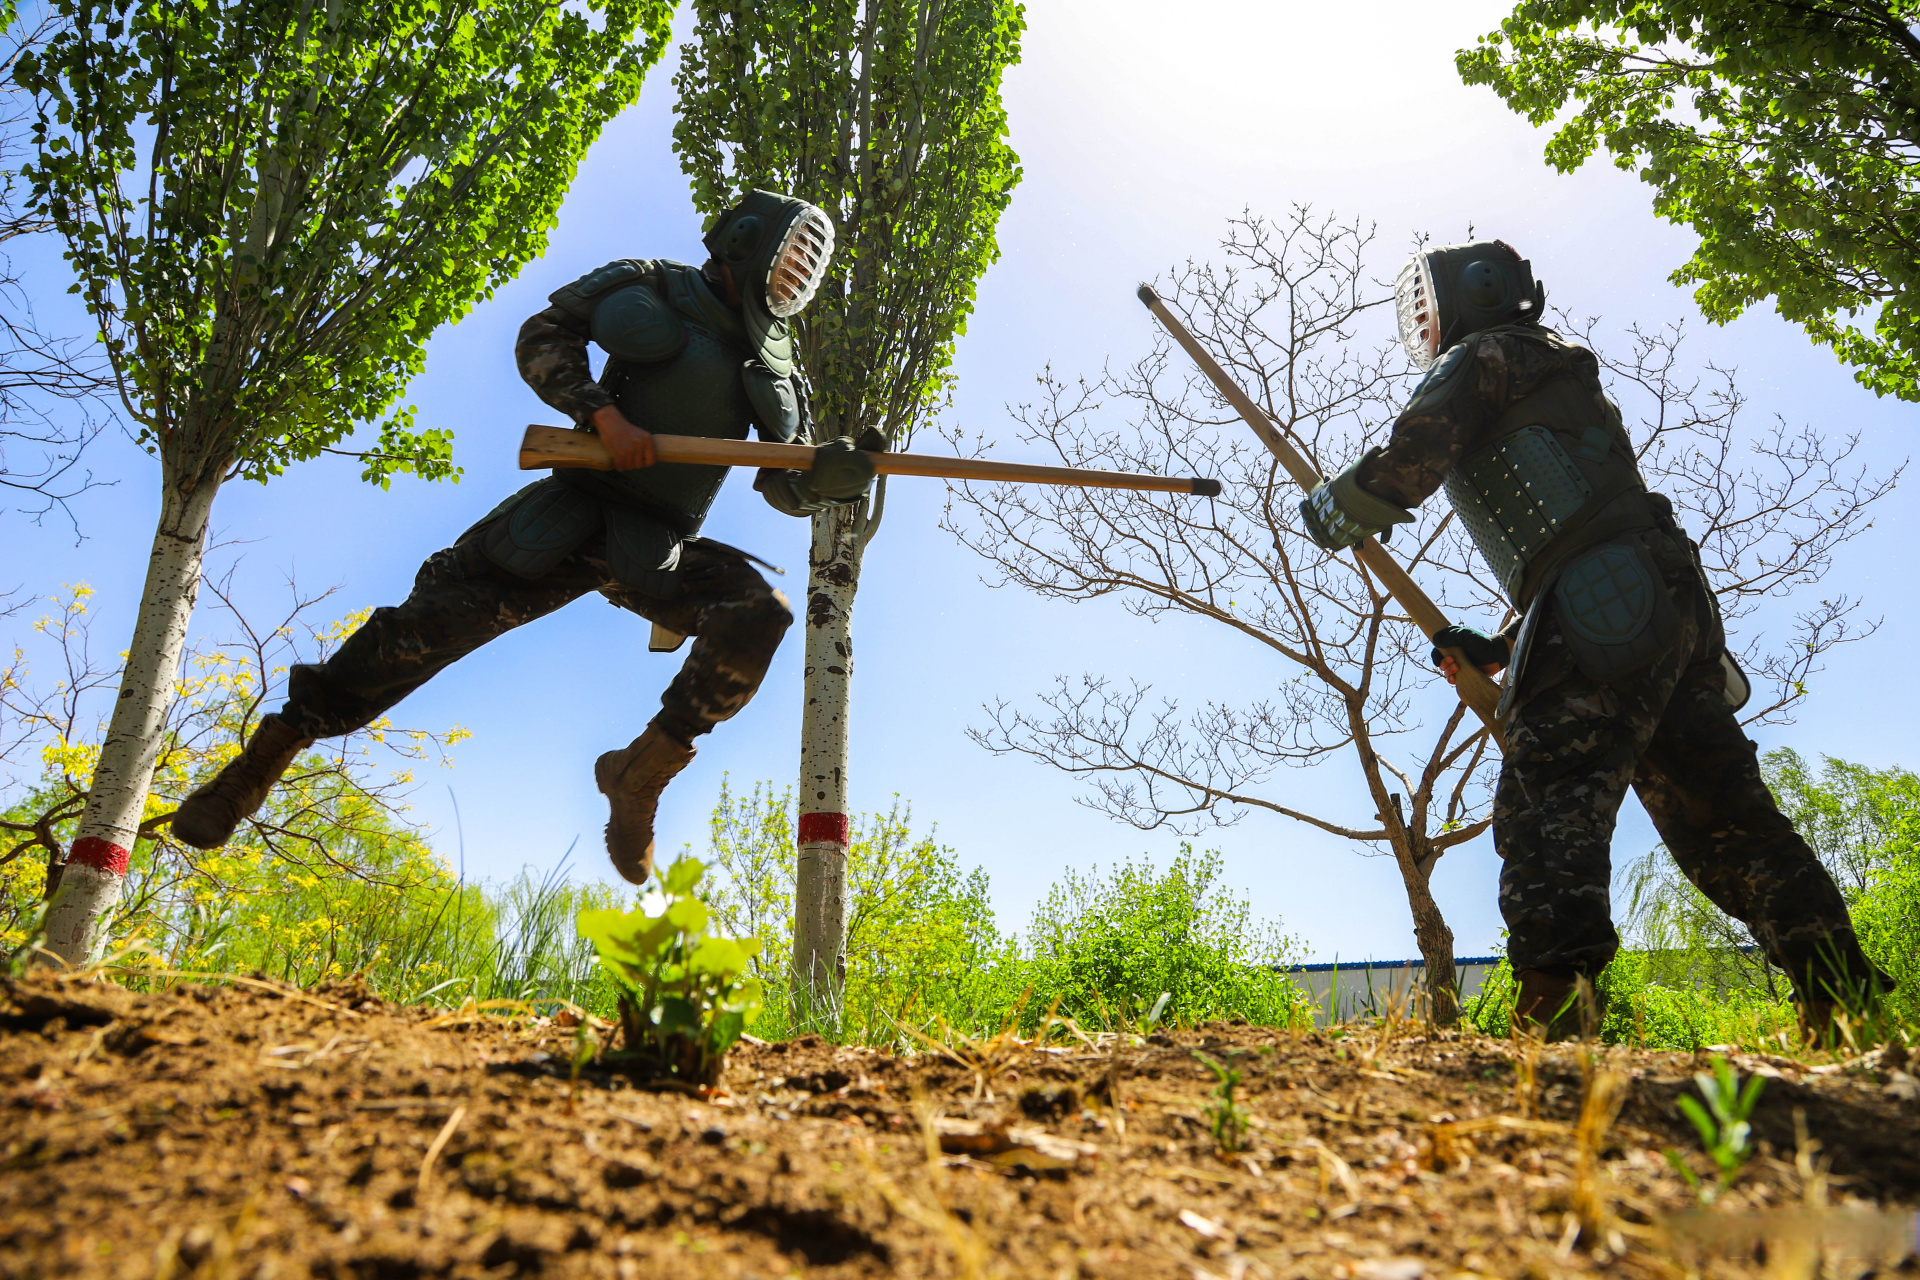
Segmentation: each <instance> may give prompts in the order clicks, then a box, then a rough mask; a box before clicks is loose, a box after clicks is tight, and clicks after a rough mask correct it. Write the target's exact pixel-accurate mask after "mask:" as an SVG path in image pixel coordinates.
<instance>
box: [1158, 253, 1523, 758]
mask: <svg viewBox="0 0 1920 1280" xmlns="http://www.w3.org/2000/svg"><path fill="white" fill-rule="evenodd" d="M1139 298H1140V301H1142V302H1144V303H1145V304H1146V305H1147V310H1149V311H1151V312H1153V314H1154V317H1155V318H1156V319H1158V320H1159V321H1160V323H1161V324H1163V325H1165V326H1166V329H1167V332H1168V333H1170V334H1172V335H1173V340H1174V341H1175V342H1177V343H1179V344H1180V345H1181V346H1182V347H1183V348H1185V349H1186V353H1187V354H1188V355H1190V356H1192V357H1193V362H1194V363H1195V364H1197V365H1199V366H1200V372H1202V373H1204V374H1206V375H1207V378H1208V380H1209V381H1211V382H1212V383H1213V385H1214V386H1215V387H1217V388H1219V390H1220V394H1221V395H1223V396H1225V397H1226V398H1227V403H1228V404H1231V405H1232V406H1233V407H1234V408H1235V409H1236V410H1238V411H1239V414H1240V416H1241V417H1242V418H1245V419H1246V421H1247V425H1248V426H1250V427H1252V428H1253V433H1254V434H1255V435H1257V436H1259V437H1260V442H1261V443H1262V444H1264V445H1266V446H1267V448H1268V449H1269V450H1270V451H1271V452H1272V453H1273V456H1274V457H1276V458H1278V459H1279V460H1280V465H1281V466H1283V467H1285V468H1286V470H1287V474H1288V475H1290V476H1292V477H1293V478H1294V481H1295V483H1297V484H1298V485H1299V486H1300V487H1301V488H1302V489H1305V490H1306V491H1307V492H1309V493H1311V492H1313V488H1314V486H1315V485H1317V484H1319V483H1320V473H1319V472H1317V471H1315V470H1314V469H1313V464H1312V463H1310V462H1308V461H1307V460H1306V459H1305V458H1303V457H1301V456H1300V453H1299V451H1298V450H1297V449H1295V448H1294V447H1293V446H1292V445H1291V444H1289V443H1287V438H1286V437H1285V436H1283V435H1281V434H1280V431H1279V428H1277V427H1275V426H1274V424H1273V420H1272V419H1271V418H1269V417H1268V416H1267V413H1266V411H1265V410H1264V409H1262V408H1261V407H1260V406H1259V405H1258V404H1255V403H1254V401H1253V398H1252V397H1251V396H1249V395H1248V394H1247V393H1246V392H1244V391H1242V390H1241V389H1240V386H1239V384H1238V383H1236V382H1234V380H1233V379H1232V378H1230V377H1228V376H1227V371H1226V370H1225V369H1222V368H1221V367H1220V365H1219V363H1218V362H1216V361H1215V360H1214V358H1213V356H1212V355H1211V354H1210V353H1209V352H1208V351H1207V349H1206V348H1205V347H1203V346H1201V345H1200V341H1199V339H1197V338H1195V337H1194V336H1193V335H1192V334H1191V333H1189V332H1187V326H1186V325H1184V324H1182V323H1181V322H1180V317H1178V316H1176V315H1174V314H1173V312H1172V311H1170V310H1168V308H1167V304H1166V303H1165V302H1163V301H1162V300H1161V298H1160V295H1159V294H1158V293H1157V292H1155V291H1154V288H1153V286H1152V285H1150V284H1143V285H1141V286H1140V292H1139ZM1353 552H1354V555H1355V556H1356V557H1358V558H1359V561H1360V563H1361V565H1363V566H1364V567H1365V571H1366V572H1368V573H1371V574H1372V575H1373V576H1374V577H1375V578H1377V579H1379V581H1380V585H1381V586H1383V587H1385V588H1386V589H1387V594H1388V595H1390V596H1392V597H1393V598H1394V599H1395V600H1397V601H1399V603H1400V607H1401V608H1403V609H1405V610H1406V611H1407V616H1408V617H1410V618H1412V619H1413V625H1415V626H1416V627H1419V628H1420V631H1421V634H1423V635H1427V636H1431V635H1432V634H1433V633H1434V632H1436V631H1438V630H1440V629H1441V628H1442V627H1444V626H1447V625H1448V623H1447V615H1446V614H1444V613H1442V612H1441V611H1440V606H1439V605H1437V604H1435V603H1434V602H1433V598H1432V597H1431V596H1429V595H1428V594H1427V593H1426V592H1424V591H1422V590H1421V589H1420V584H1419V583H1417V582H1415V581H1414V580H1413V579H1412V578H1411V577H1410V576H1408V574H1407V571H1406V570H1405V569H1402V568H1401V567H1400V562H1399V561H1397V560H1395V559H1394V558H1393V555H1392V553H1391V552H1389V551H1388V550H1387V549H1386V548H1385V547H1383V546H1381V545H1380V544H1379V543H1378V542H1376V541H1374V540H1373V539H1372V538H1367V539H1365V540H1363V541H1362V542H1360V544H1359V545H1357V546H1356V547H1354V549H1353ZM1442 652H1444V653H1446V654H1449V655H1450V656H1451V657H1452V658H1453V660H1454V661H1455V662H1457V663H1459V664H1460V675H1459V681H1458V683H1457V684H1456V685H1455V688H1457V689H1458V690H1459V691H1460V700H1461V701H1462V702H1464V703H1466V704H1467V706H1469V707H1471V708H1472V709H1473V712H1474V714H1475V715H1477V716H1479V717H1480V719H1481V721H1482V722H1483V723H1484V724H1485V725H1486V726H1487V728H1489V729H1491V730H1492V731H1493V733H1492V737H1493V741H1494V743H1495V744H1496V745H1498V746H1499V747H1500V749H1501V750H1502V751H1503V752H1504V751H1505V750H1506V743H1505V741H1504V740H1503V735H1502V734H1501V732H1500V723H1499V721H1498V720H1497V719H1496V718H1495V716H1494V710H1495V708H1497V707H1498V706H1499V705H1500V686H1499V685H1497V684H1495V683H1494V682H1493V681H1492V680H1490V679H1488V677H1487V674H1486V672H1484V671H1482V670H1480V668H1478V667H1476V666H1474V665H1473V664H1472V663H1471V662H1468V661H1467V658H1466V655H1465V654H1463V653H1461V652H1460V650H1458V649H1446V650H1443V651H1442Z"/></svg>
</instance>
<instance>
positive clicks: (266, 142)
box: [16, 0, 672, 962]
mask: <svg viewBox="0 0 1920 1280" xmlns="http://www.w3.org/2000/svg"><path fill="white" fill-rule="evenodd" d="M53 7H54V9H55V11H56V12H57V14H58V16H59V18H60V19H61V21H62V27H61V29H60V30H59V31H58V32H57V33H56V34H55V35H54V36H53V37H52V38H51V39H49V40H48V42H47V44H46V45H45V47H44V48H42V49H40V50H39V51H37V52H36V53H32V54H30V55H29V56H28V57H25V58H23V59H22V60H21V62H20V64H19V66H18V69H17V72H16V78H17V80H18V82H19V83H20V85H21V86H22V87H24V88H26V89H27V90H29V91H30V92H32V93H33V94H34V95H36V100H37V105H38V124H37V127H36V135H35V144H36V156H35V158H34V161H33V163H32V164H31V165H30V166H29V167H28V168H27V169H26V171H25V176H26V178H27V180H28V182H29V183H30V189H31V193H32V198H33V200H34V202H35V205H36V207H38V208H40V209H44V210H45V211H46V213H47V215H48V216H49V217H50V218H51V219H52V221H53V223H54V225H55V228H56V230H57V231H58V232H59V233H60V235H61V236H62V237H64V239H65V241H66V245H67V254H66V256H67V260H68V262H69V263H70V264H71V266H72V270H73V273H74V276H75V278H76V280H77V286H76V287H77V289H78V291H79V292H80V294H81V295H82V297H83V298H84V299H85V301H86V304H87V306H88V307H89V309H90V310H91V312H92V315H93V318H94V319H95V320H96V321H97V322H98V324H99V327H100V332H101V335H102V338H103V341H104V345H105V350H106V355H107V358H108V360H109V361H110V362H111V366H112V372H113V375H114V379H115V383H116V390H117V391H118V394H119V398H120V401H121V404H122V408H123V409H124V411H125V414H126V417H127V420H128V422H129V423H130V424H131V426H132V429H133V430H134V432H135V434H136V436H137V438H138V440H139V441H140V443H141V444H142V445H144V446H145V448H146V449H147V451H148V452H149V453H151V454H153V455H154V456H155V458H156V460H157V462H158V470H159V480H160V517H159V525H158V528H157V529H156V530H155V533H154V539H153V549H152V555H151V559H150V560H149V563H148V568H147V577H146V586H145V589H144V591H143V593H142V595H141V599H140V606H139V612H138V617H137V619H136V621H135V623H134V629H133V636H132V639H131V641H130V642H129V644H128V650H129V655H128V659H127V664H126V671H125V674H124V676H123V678H122V681H121V684H120V692H119V696H118V698H116V699H115V702H114V710H113V715H112V719H111V721H110V723H109V725H108V729H107V734H106V737H105V739H104V741H103V743H102V745H101V748H100V754H99V759H98V761H97V763H96V764H95V767H94V770H93V779H92V784H91V789H90V791H89V794H88V798H87V805H86V812H85V814H84V816H83V818H82V820H81V823H80V827H79V830H78V832H77V838H76V839H75V841H74V842H73V845H72V848H71V851H70V853H69V855H68V859H67V864H66V867H65V869H64V874H63V877H62V891H61V895H60V899H59V901H58V902H56V903H55V904H54V907H53V909H52V910H51V911H50V913H49V916H48V927H47V946H48V949H49V950H50V951H52V952H53V953H55V954H56V955H58V956H60V957H62V958H63V959H66V960H68V961H70V962H77V961H81V960H83V959H84V958H85V957H86V956H88V955H89V953H90V952H91V950H92V948H93V946H94V941H95V937H94V935H95V933H96V924H97V922H98V921H99V920H100V918H101V916H102V914H103V913H104V912H105V911H107V910H108V909H110V908H111V907H112V905H113V903H114V901H115V899H116V898H117V896H118V894H119V891H120V884H121V881H122V879H123V877H124V875H125V872H126V866H127V857H128V853H127V851H128V850H129V849H131V848H132V847H133V844H134V840H135V836H136V833H137V832H138V831H139V829H140V827H141V824H142V822H143V821H145V820H150V818H151V816H152V815H149V814H148V813H146V809H147V807H148V790H149V784H150V781H151V778H152V774H153V768H154V759H155V753H156V751H157V750H158V748H159V745H160V742H161V738H162V735H163V731H164V728H165V723H166V715H167V709H168V706H169V703H170V702H171V700H172V697H173V690H174V682H175V681H174V678H175V674H176V672H177V670H178V668H179V665H180V659H181V653H182V645H183V642H184V639H185V635H186V630H187V624H188V621H189V619H190V617H191V615H192V612H193V604H194V597H195V593H196V591H197V589H198V585H199V581H200V573H201V557H202V552H203V549H204V546H205V541H206V530H207V521H208V516H209V513H210V512H211V510H212V507H213V501H214V497H215V495H216V494H217V493H218V492H219V490H220V487H221V485H222V484H223V483H225V482H226V481H228V480H231V479H236V478H244V479H250V480H257V481H261V482H265V481H267V480H270V479H272V478H273V477H274V476H277V475H279V474H280V473H281V472H282V471H284V470H285V469H286V468H287V467H289V466H292V465H293V464H294V463H296V462H301V461H305V460H307V459H310V458H314V457H318V456H319V455H321V454H323V453H337V452H354V456H356V457H359V458H360V459H361V460H362V461H363V463H364V468H365V470H364V475H365V478H366V479H368V480H370V481H372V482H374V483H377V484H380V485H381V486H382V487H385V486H386V485H387V484H388V483H389V482H390V480H391V477H392V476H393V475H394V474H396V473H400V472H409V473H412V474H414V475H417V476H420V477H422V478H427V479H439V478H446V477H452V476H456V475H457V471H456V468H455V467H454V466H453V464H452V457H451V445H452V432H451V431H449V430H447V429H445V428H444V427H427V428H424V429H421V428H416V426H415V423H414V421H413V414H412V410H411V409H410V408H402V409H398V410H395V408H394V406H395V402H396V400H398V398H399V396H400V394H401V392H402V390H403V389H404V388H405V386H406V383H407V381H408V379H409V378H410V377H411V376H412V375H413V374H414V373H415V372H417V371H418V370H419V368H420V365H421V361H422V357H423V350H424V346H425V343H426V340H427V338H428V336H429V335H430V334H431V333H432V332H433V331H434V330H435V329H437V328H438V327H439V326H440V325H442V324H444V323H446V322H448V321H450V320H454V319H457V318H459V317H460V316H461V315H463V314H465V313H466V311H467V310H468V309H469V308H470V307H472V305H473V304H474V302H475V301H477V300H479V299H481V298H484V297H486V296H487V295H488V294H489V293H490V292H491V291H492V290H493V289H494V288H495V287H496V286H498V285H499V284H500V283H501V282H503V281H505V280H507V279H510V278H511V277H512V276H513V275H514V274H515V273H516V272H518V271H519V269H520V268H521V267H522V266H523V265H524V264H525V263H526V262H527V261H529V260H530V259H532V258H534V257H536V256H538V255H539V254H540V253H541V252H542V251H543V249H544V248H545V245H546V234H547V231H548V229H549V228H550V227H551V226H552V225H553V222H554V216H555V212H556V210H557V209H558V207H559V204H560V201H561V198H562V197H563V196H564V195H565V193H566V189H567V185H568V183H569V182H570V181H571V180H572V178H573V173H574V169H575V167H576V165H577V164H578V162H579V160H580V157H581V156H582V154H584V152H585V151H586V149H587V147H588V146H589V145H590V144H591V143H592V142H593V140H594V138H595V137H596V136H597V135H598V134H599V131H600V128H601V126H602V125H603V124H605V123H606V121H607V120H609V119H610V118H612V117H613V116H614V115H616V114H617V113H619V112H620V111H621V110H622V109H623V108H624V107H626V106H627V105H628V104H630V103H632V102H633V101H634V99H635V98H636V97H637V96H638V95H639V92H640V85H641V81H642V80H643V79H644V77H645V75H646V72H647V70H648V68H649V67H651V66H652V65H653V63H654V62H656V61H657V60H658V58H659V56H660V54H661V52H662V51H663V50H664V48H665V45H666V40H667V38H668V23H669V20H670V18H671V15H672V6H671V5H670V4H668V3H666V0H585V2H584V3H581V4H577V5H566V6H559V5H554V4H551V3H549V2H548V0H359V2H358V3H351V4H350V3H347V2H346V0H196V3H194V4H191V5H176V4H146V3H134V2H133V0H54V5H53ZM376 421H378V422H380V424H381V425H380V427H379V430H378V438H377V440H376V441H374V443H373V444H372V445H371V447H369V448H366V449H364V450H360V451H357V452H355V451H351V450H342V449H339V448H336V446H338V445H340V444H341V443H342V442H343V441H346V440H347V438H348V437H349V436H350V435H351V434H352V433H353V432H354V430H355V429H356V427H357V426H359V425H360V424H369V423H373V422H376Z"/></svg>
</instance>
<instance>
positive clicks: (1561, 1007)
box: [1513, 969, 1581, 1040]
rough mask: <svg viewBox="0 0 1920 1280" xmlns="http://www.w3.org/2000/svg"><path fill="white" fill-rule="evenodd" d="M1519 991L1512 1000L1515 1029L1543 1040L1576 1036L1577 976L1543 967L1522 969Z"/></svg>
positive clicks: (1578, 985) (1577, 1015) (1577, 1008)
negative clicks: (1565, 974) (1527, 1032)
mask: <svg viewBox="0 0 1920 1280" xmlns="http://www.w3.org/2000/svg"><path fill="white" fill-rule="evenodd" d="M1518 976H1519V979H1520V995H1519V997H1518V998H1517V999H1516V1000H1515V1001H1514V1003H1513V1028H1514V1031H1515V1032H1516V1033H1518V1032H1520V1031H1523V1030H1525V1031H1531V1032H1533V1033H1534V1034H1536V1035H1539V1036H1541V1037H1543V1038H1544V1039H1547V1040H1574V1039H1578V1038H1579V1036H1580V1003H1581V1001H1580V980H1579V979H1578V978H1573V977H1564V978H1563V977H1561V976H1560V975H1558V974H1554V973H1548V972H1547V971H1546V970H1544V969H1522V970H1521V971H1520V973H1519V975H1518Z"/></svg>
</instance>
